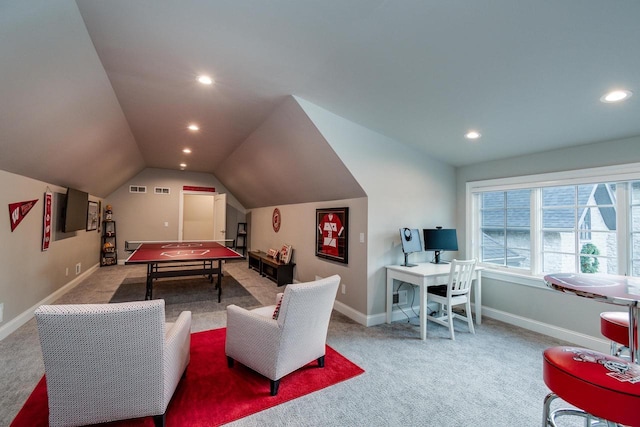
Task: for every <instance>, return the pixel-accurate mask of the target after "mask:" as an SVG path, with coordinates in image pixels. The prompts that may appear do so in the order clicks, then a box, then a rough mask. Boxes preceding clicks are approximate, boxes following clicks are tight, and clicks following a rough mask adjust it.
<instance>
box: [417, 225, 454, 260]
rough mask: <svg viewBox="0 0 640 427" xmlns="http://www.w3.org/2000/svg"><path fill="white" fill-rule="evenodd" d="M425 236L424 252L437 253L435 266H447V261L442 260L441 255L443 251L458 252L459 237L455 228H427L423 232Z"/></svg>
mask: <svg viewBox="0 0 640 427" xmlns="http://www.w3.org/2000/svg"><path fill="white" fill-rule="evenodd" d="M422 232H423V234H424V250H425V251H435V258H434V260H433V261H432V262H433V263H434V264H447V261H442V260H441V259H440V253H441V252H443V251H457V250H458V235H457V233H456V229H455V228H442V227H436V228H425V229H424V230H422Z"/></svg>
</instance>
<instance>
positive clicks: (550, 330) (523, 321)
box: [482, 273, 610, 353]
mask: <svg viewBox="0 0 640 427" xmlns="http://www.w3.org/2000/svg"><path fill="white" fill-rule="evenodd" d="M483 275H484V273H483ZM482 314H483V316H486V317H489V318H491V319H495V320H499V321H501V322H504V323H508V324H510V325H514V326H518V327H520V328H523V329H527V330H529V331H533V332H537V333H540V334H543V335H546V336H549V337H552V338H556V339H559V340H562V341H567V342H569V343H572V344H576V345H579V346H582V347H586V348H590V349H592V350H596V351H601V352H603V353H609V348H610V344H609V341H605V340H603V339H602V338H596V337H592V336H590V335H586V334H581V333H579V332H575V331H571V330H569V329H564V328H559V327H557V326H554V325H550V324H548V323H543V322H538V321H536V320H532V319H528V318H526V317H521V316H517V315H515V314H512V313H507V312H504V311H501V310H496V309H494V308H491V307H486V306H485V307H482Z"/></svg>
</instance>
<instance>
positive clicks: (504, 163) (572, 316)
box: [456, 137, 640, 342]
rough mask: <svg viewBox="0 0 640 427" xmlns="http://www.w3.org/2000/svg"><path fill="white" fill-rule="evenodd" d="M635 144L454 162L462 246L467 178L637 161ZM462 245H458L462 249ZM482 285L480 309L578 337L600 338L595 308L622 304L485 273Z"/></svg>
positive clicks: (542, 329)
mask: <svg viewBox="0 0 640 427" xmlns="http://www.w3.org/2000/svg"><path fill="white" fill-rule="evenodd" d="M639 147H640V137H635V138H629V139H623V140H616V141H606V142H601V143H596V144H589V145H583V146H579V147H572V148H566V149H562V150H554V151H548V152H544V153H538V154H532V155H528V156H521V157H517V158H510V159H504V160H498V161H492V162H486V163H480V164H475V165H471V166H466V167H461V168H458V169H457V171H456V177H457V188H456V194H457V204H458V224H459V230H460V235H459V236H458V239H459V240H460V244H461V245H463V247H464V242H465V240H464V239H465V233H466V230H464V225H465V209H466V198H465V191H466V189H465V185H466V183H467V182H469V181H478V180H484V179H493V178H506V177H513V176H522V175H533V174H539V173H547V172H559V171H566V170H575V169H584V168H589V167H597V166H611V165H618V164H625V163H635V162H638V161H640V148H639ZM463 247H462V248H460V250H464V249H463ZM482 285H483V287H482V304H483V309H484V313H486V314H488V315H490V316H493V317H495V318H498V319H500V320H504V321H507V322H512V323H515V324H518V325H520V326H524V327H528V328H530V329H533V330H538V331H540V332H543V333H555V336H567V337H568V336H570V335H571V334H574V337H577V338H578V339H580V337H579V335H580V334H584V335H587V336H589V337H596V338H600V337H601V335H600V323H599V322H600V319H599V313H600V312H602V311H607V310H609V311H610V310H620V308H619V307H616V306H612V305H606V304H601V303H596V302H593V301H588V300H586V299H584V298H577V297H574V296H570V295H559V294H557V293H554V292H553V291H551V290H548V289H544V288H534V287H528V286H525V285H519V284H515V283H511V282H509V281H508V280H493V279H489V278H486V279H483V282H482ZM554 331H555V332H554ZM576 334H577V335H576ZM574 342H575V341H574Z"/></svg>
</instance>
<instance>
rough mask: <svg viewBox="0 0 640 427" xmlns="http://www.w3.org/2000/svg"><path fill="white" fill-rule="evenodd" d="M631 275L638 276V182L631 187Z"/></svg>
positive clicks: (639, 266) (639, 248) (639, 255)
mask: <svg viewBox="0 0 640 427" xmlns="http://www.w3.org/2000/svg"><path fill="white" fill-rule="evenodd" d="M629 216H630V217H631V226H630V229H631V239H630V240H631V271H632V273H631V275H632V276H640V181H636V182H634V183H633V184H632V185H631V209H630V212H629Z"/></svg>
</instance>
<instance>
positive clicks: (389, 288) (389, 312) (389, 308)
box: [387, 271, 393, 323]
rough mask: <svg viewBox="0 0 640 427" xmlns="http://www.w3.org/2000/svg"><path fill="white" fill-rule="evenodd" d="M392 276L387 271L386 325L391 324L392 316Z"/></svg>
mask: <svg viewBox="0 0 640 427" xmlns="http://www.w3.org/2000/svg"><path fill="white" fill-rule="evenodd" d="M392 303H393V276H392V275H390V274H389V271H387V323H391V319H392V314H393V305H392Z"/></svg>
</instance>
